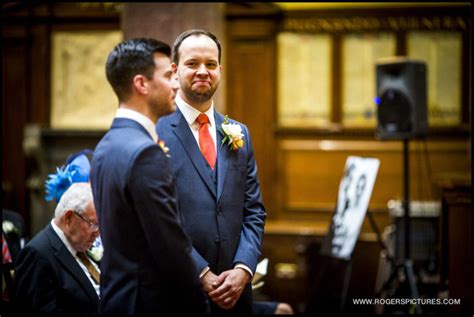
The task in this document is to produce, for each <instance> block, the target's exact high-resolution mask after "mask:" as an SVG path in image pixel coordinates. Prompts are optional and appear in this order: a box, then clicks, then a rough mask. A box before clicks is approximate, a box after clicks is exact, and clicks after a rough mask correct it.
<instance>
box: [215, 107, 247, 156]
mask: <svg viewBox="0 0 474 317" xmlns="http://www.w3.org/2000/svg"><path fill="white" fill-rule="evenodd" d="M221 132H222V134H223V135H224V138H223V139H222V143H221V146H223V145H224V144H227V145H228V146H229V148H230V149H231V150H233V151H235V150H238V149H240V148H241V147H243V146H244V144H245V142H244V134H243V133H242V127H241V126H240V125H239V124H237V123H229V116H225V117H224V122H223V123H222V125H221Z"/></svg>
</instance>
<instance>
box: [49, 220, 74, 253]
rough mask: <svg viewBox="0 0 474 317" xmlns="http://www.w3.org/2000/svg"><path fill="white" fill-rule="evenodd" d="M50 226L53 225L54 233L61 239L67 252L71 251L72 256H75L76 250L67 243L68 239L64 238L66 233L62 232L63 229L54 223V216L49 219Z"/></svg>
mask: <svg viewBox="0 0 474 317" xmlns="http://www.w3.org/2000/svg"><path fill="white" fill-rule="evenodd" d="M51 226H52V227H53V230H54V232H56V234H57V235H58V236H59V239H61V241H62V242H63V243H64V245H65V246H66V248H67V249H68V250H69V252H71V254H72V256H76V253H77V251H76V250H74V248H73V247H72V245H71V244H70V243H69V240H68V239H67V238H66V235H65V234H64V232H63V230H62V229H61V228H59V227H58V226H57V225H56V224H55V223H54V218H53V219H52V220H51Z"/></svg>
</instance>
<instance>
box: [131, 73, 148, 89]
mask: <svg viewBox="0 0 474 317" xmlns="http://www.w3.org/2000/svg"><path fill="white" fill-rule="evenodd" d="M132 83H133V88H134V89H135V90H136V91H138V92H139V93H140V94H147V93H148V83H147V79H146V78H145V76H143V75H135V76H134V77H133V82H132Z"/></svg>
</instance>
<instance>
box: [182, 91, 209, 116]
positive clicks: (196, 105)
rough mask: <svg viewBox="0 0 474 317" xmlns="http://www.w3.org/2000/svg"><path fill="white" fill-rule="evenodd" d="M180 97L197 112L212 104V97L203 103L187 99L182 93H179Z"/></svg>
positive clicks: (203, 110)
mask: <svg viewBox="0 0 474 317" xmlns="http://www.w3.org/2000/svg"><path fill="white" fill-rule="evenodd" d="M180 97H181V99H183V101H184V102H186V103H187V104H188V105H190V106H191V107H193V108H194V109H196V110H197V111H199V112H202V113H204V112H206V111H207V110H209V108H210V107H211V106H212V99H209V100H207V101H205V102H203V103H196V102H195V101H192V100H189V99H188V98H186V96H184V95H180Z"/></svg>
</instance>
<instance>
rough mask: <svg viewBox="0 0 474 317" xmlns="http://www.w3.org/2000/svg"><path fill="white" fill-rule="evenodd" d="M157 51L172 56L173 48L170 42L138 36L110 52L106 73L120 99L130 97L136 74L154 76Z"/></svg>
mask: <svg viewBox="0 0 474 317" xmlns="http://www.w3.org/2000/svg"><path fill="white" fill-rule="evenodd" d="M155 53H161V54H164V55H166V56H168V57H170V55H171V48H170V46H169V45H168V44H166V43H164V42H161V41H158V40H155V39H150V38H138V39H131V40H128V41H124V42H121V43H119V44H118V45H117V46H115V48H114V49H113V50H112V52H110V54H109V56H108V58H107V63H106V65H105V73H106V75H107V80H108V81H109V83H110V85H111V86H112V89H113V90H114V92H115V94H116V95H117V97H118V98H119V100H120V101H123V100H126V99H127V98H128V97H129V95H130V89H131V84H132V80H133V77H134V76H135V75H137V74H140V75H143V76H145V77H146V78H148V79H151V78H152V76H153V72H154V70H155V67H156V66H155V60H154V56H153V55H154V54H155Z"/></svg>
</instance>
